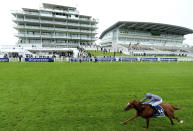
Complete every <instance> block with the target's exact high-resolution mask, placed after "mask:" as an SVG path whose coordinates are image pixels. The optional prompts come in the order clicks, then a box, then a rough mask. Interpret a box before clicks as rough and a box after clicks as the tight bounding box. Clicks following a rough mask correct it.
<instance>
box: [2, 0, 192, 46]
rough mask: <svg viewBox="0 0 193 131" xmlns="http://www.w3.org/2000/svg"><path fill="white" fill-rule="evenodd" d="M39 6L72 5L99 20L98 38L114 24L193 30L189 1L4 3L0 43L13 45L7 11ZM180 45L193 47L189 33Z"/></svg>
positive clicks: (32, 0) (43, 0)
mask: <svg viewBox="0 0 193 131" xmlns="http://www.w3.org/2000/svg"><path fill="white" fill-rule="evenodd" d="M41 3H52V4H61V5H64V6H75V7H77V9H78V10H79V12H80V14H83V15H90V16H92V17H94V18H96V19H98V20H99V24H98V36H99V35H100V34H101V32H102V31H104V30H105V29H106V28H108V27H109V26H111V25H112V24H114V23H116V22H117V21H142V22H156V23H165V24H172V25H178V26H183V27H187V28H190V29H193V0H4V1H1V5H0V16H1V21H0V22H1V24H0V29H1V32H0V36H1V38H0V44H1V45H2V44H3V45H5V44H7V45H14V44H15V43H16V41H17V38H16V37H14V34H16V33H17V32H16V30H14V29H13V25H14V23H13V21H12V19H13V16H12V15H11V10H21V8H24V7H25V8H35V9H39V7H41ZM185 38H186V40H185V41H184V43H186V44H189V45H193V34H191V35H187V36H186V37H185Z"/></svg>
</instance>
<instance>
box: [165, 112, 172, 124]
mask: <svg viewBox="0 0 193 131" xmlns="http://www.w3.org/2000/svg"><path fill="white" fill-rule="evenodd" d="M165 114H166V116H167V117H168V118H169V119H170V122H171V124H172V125H174V122H173V120H172V118H173V117H174V115H173V112H170V113H168V112H165Z"/></svg>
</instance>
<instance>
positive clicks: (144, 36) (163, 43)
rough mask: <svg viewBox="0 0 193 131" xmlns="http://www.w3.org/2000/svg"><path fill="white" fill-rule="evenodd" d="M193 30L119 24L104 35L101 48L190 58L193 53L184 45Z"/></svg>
mask: <svg viewBox="0 0 193 131" xmlns="http://www.w3.org/2000/svg"><path fill="white" fill-rule="evenodd" d="M191 33H193V30H191V29H188V28H185V27H180V26H175V25H169V24H161V23H150V22H130V21H119V22H117V23H115V24H114V25H112V26H110V27H109V28H107V29H106V30H105V31H103V32H102V34H101V35H100V37H99V39H101V43H100V45H101V47H102V48H104V49H107V50H111V51H113V52H119V51H122V52H123V53H126V54H131V55H142V54H143V55H157V56H159V55H160V56H164V55H166V56H187V55H190V56H191V55H193V49H192V48H190V47H185V46H184V45H183V40H184V35H187V34H191Z"/></svg>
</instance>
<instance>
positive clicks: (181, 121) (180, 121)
mask: <svg viewBox="0 0 193 131" xmlns="http://www.w3.org/2000/svg"><path fill="white" fill-rule="evenodd" d="M173 118H174V119H176V120H177V121H178V122H179V123H183V122H184V121H183V120H180V119H178V117H176V116H173Z"/></svg>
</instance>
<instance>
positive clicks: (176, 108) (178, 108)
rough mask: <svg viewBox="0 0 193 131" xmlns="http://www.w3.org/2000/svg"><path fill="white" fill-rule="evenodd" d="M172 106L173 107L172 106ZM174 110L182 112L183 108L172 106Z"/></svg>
mask: <svg viewBox="0 0 193 131" xmlns="http://www.w3.org/2000/svg"><path fill="white" fill-rule="evenodd" d="M171 106H172V105H171ZM172 108H173V109H174V110H181V109H183V107H175V106H172Z"/></svg>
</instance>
